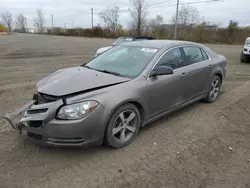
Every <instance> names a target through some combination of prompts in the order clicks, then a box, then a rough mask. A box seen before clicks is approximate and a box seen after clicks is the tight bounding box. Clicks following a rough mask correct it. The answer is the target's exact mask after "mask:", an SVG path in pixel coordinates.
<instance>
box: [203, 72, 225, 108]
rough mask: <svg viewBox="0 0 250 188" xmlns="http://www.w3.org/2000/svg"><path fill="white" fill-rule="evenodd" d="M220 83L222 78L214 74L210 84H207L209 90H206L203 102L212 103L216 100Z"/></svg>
mask: <svg viewBox="0 0 250 188" xmlns="http://www.w3.org/2000/svg"><path fill="white" fill-rule="evenodd" d="M217 81H218V83H217V84H216V82H217ZM221 84H222V80H221V79H220V77H219V76H217V75H215V76H214V77H213V79H212V82H211V84H210V86H209V91H208V93H207V96H206V98H205V102H207V103H213V102H214V101H216V99H217V97H218V96H219V94H220V88H221ZM212 90H213V91H214V92H213V94H214V95H213V94H212ZM215 92H216V93H215Z"/></svg>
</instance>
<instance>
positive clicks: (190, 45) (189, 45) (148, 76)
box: [147, 44, 211, 80]
mask: <svg viewBox="0 0 250 188" xmlns="http://www.w3.org/2000/svg"><path fill="white" fill-rule="evenodd" d="M183 47H197V48H200V49H202V50H203V51H204V52H205V53H206V54H207V56H208V59H206V60H203V61H207V60H211V57H210V55H209V54H208V53H207V51H206V50H204V49H203V48H202V47H200V46H198V45H194V44H193V45H192V44H186V45H185V44H184V45H180V46H174V47H172V48H169V49H167V50H166V51H165V52H164V53H163V54H162V55H161V56H160V57H159V58H158V59H157V61H156V62H155V64H154V65H153V66H152V68H151V70H150V71H149V73H148V75H147V80H148V79H150V78H151V77H150V74H151V72H152V71H153V69H154V68H155V66H156V64H157V63H158V62H159V61H160V59H161V58H162V57H163V56H164V55H165V54H166V53H167V52H169V51H170V50H173V49H175V48H180V51H181V48H182V50H184V49H183ZM181 54H182V56H183V55H185V56H186V54H185V52H184V54H183V53H182V52H181ZM203 61H200V62H203ZM200 62H197V63H200ZM195 64H196V63H195ZM192 65H194V64H190V65H186V66H184V67H180V68H177V69H174V72H175V71H176V70H180V69H183V68H185V67H189V66H192Z"/></svg>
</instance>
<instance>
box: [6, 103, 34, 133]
mask: <svg viewBox="0 0 250 188" xmlns="http://www.w3.org/2000/svg"><path fill="white" fill-rule="evenodd" d="M34 103H35V101H34V100H32V101H30V102H28V103H26V104H25V105H24V106H23V107H22V108H19V109H18V110H16V111H15V112H12V113H7V114H5V115H4V119H5V120H6V121H8V122H9V124H10V125H11V127H12V128H13V129H18V125H19V124H20V121H21V119H20V118H21V116H22V115H23V113H24V112H25V111H26V110H27V109H28V108H29V107H30V106H32V105H33V104H34ZM18 117H19V118H18ZM17 118H18V119H17Z"/></svg>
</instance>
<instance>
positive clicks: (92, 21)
mask: <svg viewBox="0 0 250 188" xmlns="http://www.w3.org/2000/svg"><path fill="white" fill-rule="evenodd" d="M93 12H94V11H93V8H91V25H92V37H93V35H94V31H93V28H94V20H93V14H94V13H93Z"/></svg>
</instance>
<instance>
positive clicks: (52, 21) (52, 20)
mask: <svg viewBox="0 0 250 188" xmlns="http://www.w3.org/2000/svg"><path fill="white" fill-rule="evenodd" d="M51 23H52V29H54V19H53V14H51Z"/></svg>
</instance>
